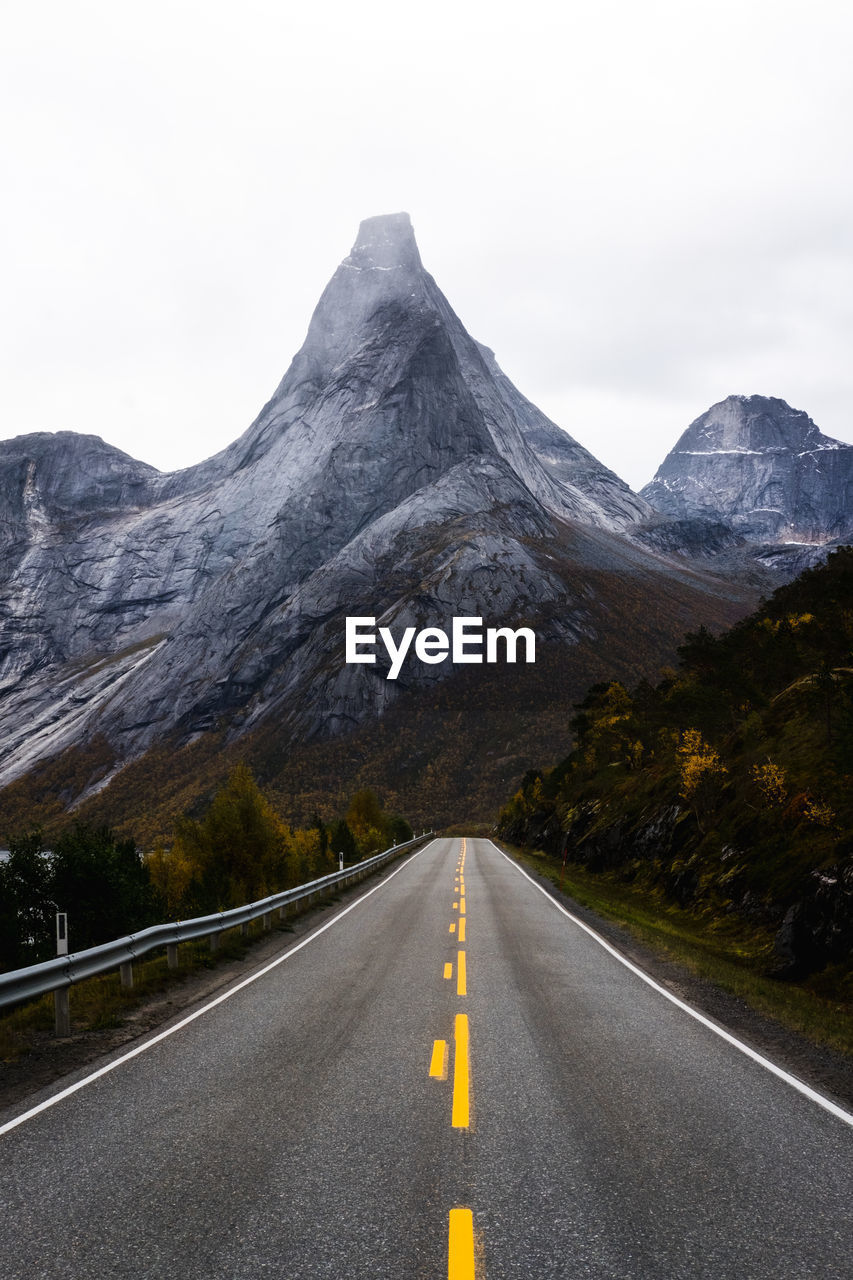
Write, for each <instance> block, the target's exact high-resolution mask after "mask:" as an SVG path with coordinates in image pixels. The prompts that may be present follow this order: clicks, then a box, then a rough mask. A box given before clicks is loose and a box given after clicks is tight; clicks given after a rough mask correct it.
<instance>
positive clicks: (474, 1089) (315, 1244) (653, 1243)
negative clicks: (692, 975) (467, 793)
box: [0, 839, 853, 1280]
mask: <svg viewBox="0 0 853 1280" xmlns="http://www.w3.org/2000/svg"><path fill="white" fill-rule="evenodd" d="M463 849H464V853H463V852H462V850H463ZM463 956H464V959H463ZM184 1022H185V1024H184V1025H179V1027H178V1029H177V1030H174V1031H173V1032H171V1033H169V1034H166V1035H165V1036H163V1037H161V1038H159V1039H156V1040H155V1042H154V1043H152V1044H151V1046H150V1047H149V1048H147V1049H145V1050H144V1051H143V1052H137V1053H136V1055H135V1056H133V1057H131V1058H129V1059H128V1060H123V1061H119V1063H118V1065H116V1066H115V1067H114V1068H112V1069H109V1070H106V1071H105V1072H104V1073H103V1074H100V1075H99V1076H97V1078H95V1079H92V1080H90V1081H89V1082H88V1083H85V1084H83V1085H82V1087H79V1088H77V1089H76V1092H73V1093H70V1094H69V1095H68V1096H65V1097H63V1098H61V1099H60V1100H59V1101H58V1102H56V1104H55V1105H50V1106H48V1107H46V1108H45V1109H44V1110H42V1111H40V1112H38V1113H37V1114H33V1115H30V1116H29V1117H28V1118H26V1119H24V1120H23V1121H22V1122H21V1123H18V1124H16V1125H15V1126H14V1127H11V1128H9V1127H8V1126H7V1127H6V1129H5V1131H3V1130H0V1202H2V1218H0V1237H2V1239H0V1275H2V1277H3V1278H4V1280H18V1278H20V1280H36V1278H43V1277H47V1278H50V1280H52V1278H53V1277H69V1278H70V1280H111V1278H113V1277H134V1278H136V1280H138V1278H139V1277H152V1278H154V1277H156V1278H157V1280H171V1278H172V1277H175V1278H176V1280H177V1278H178V1277H179V1278H180V1280H196V1278H198V1280H201V1278H202V1277H204V1280H210V1278H211V1277H213V1278H216V1280H218V1278H220V1277H222V1278H227V1280H243V1277H246V1278H247V1280H248V1277H253V1278H254V1277H263V1276H275V1277H277V1278H279V1280H309V1278H310V1280H319V1278H322V1277H329V1278H330V1280H331V1278H332V1277H334V1278H335V1280H343V1278H347V1280H368V1278H369V1280H381V1278H384V1277H388V1278H389V1280H391V1278H392V1277H393V1278H395V1280H397V1278H399V1280H420V1278H423V1280H436V1278H438V1277H441V1278H442V1280H444V1277H448V1276H450V1277H451V1280H471V1278H472V1277H473V1276H476V1280H486V1278H487V1280H516V1278H517V1280H522V1278H524V1280H545V1278H546V1277H561V1278H565V1280H570V1278H571V1280H575V1278H576V1277H578V1278H579V1277H590V1278H593V1277H594V1278H595V1280H604V1278H607V1280H611V1278H612V1280H638V1278H640V1277H642V1278H643V1280H679V1278H681V1277H684V1278H685V1280H688V1278H689V1280H695V1278H696V1277H708V1278H711V1277H713V1278H714V1280H729V1278H731V1280H735V1278H736V1280H765V1277H766V1280H780V1278H781V1277H786V1278H788V1277H790V1278H791V1280H806V1278H807V1277H819V1278H820V1280H849V1277H850V1276H851V1274H853V1262H851V1256H853V1213H851V1196H850V1191H851V1186H853V1128H851V1126H850V1124H849V1123H848V1122H847V1120H846V1119H845V1116H844V1113H842V1114H840V1115H839V1114H835V1113H833V1111H832V1110H827V1109H826V1108H825V1107H824V1106H822V1105H819V1103H818V1102H816V1101H815V1100H814V1099H812V1098H810V1097H808V1096H804V1095H803V1094H802V1093H800V1092H798V1091H797V1090H796V1089H795V1088H793V1087H792V1086H791V1084H789V1083H788V1082H787V1081H786V1080H784V1079H781V1078H779V1077H778V1076H776V1075H774V1074H772V1073H771V1072H770V1071H768V1070H767V1069H766V1068H765V1067H764V1066H763V1065H762V1064H761V1063H760V1062H756V1061H754V1060H753V1059H751V1058H750V1057H748V1056H746V1055H745V1054H744V1053H743V1052H741V1051H740V1050H739V1049H738V1048H737V1046H735V1045H732V1044H730V1043H728V1042H727V1041H726V1040H724V1039H722V1038H721V1037H720V1036H719V1035H717V1034H715V1033H714V1031H713V1030H711V1029H710V1028H709V1027H707V1026H706V1025H704V1024H703V1023H702V1022H700V1021H697V1020H696V1019H695V1018H693V1017H691V1016H690V1015H689V1014H688V1013H687V1012H685V1010H684V1009H682V1008H679V1007H678V1006H677V1005H676V1004H673V1003H672V1002H671V1001H670V1000H668V999H666V998H664V996H663V995H662V994H661V993H660V991H658V990H656V989H655V988H654V987H653V986H651V985H649V984H648V983H647V982H645V981H643V979H642V978H641V977H640V976H638V975H637V974H636V973H635V972H633V971H632V970H631V969H630V968H629V967H626V966H625V965H624V964H623V963H620V962H619V961H618V959H616V958H615V957H614V956H613V955H612V954H610V952H609V951H608V950H607V949H606V948H605V947H604V946H602V945H601V944H600V942H599V941H597V940H596V939H595V938H594V937H592V936H590V935H589V933H587V932H585V931H584V930H583V929H582V928H580V927H579V926H578V925H577V924H576V923H574V922H573V921H572V920H571V919H570V918H568V917H567V915H566V914H565V913H564V912H562V911H561V910H560V909H558V907H557V906H556V905H555V904H554V902H553V901H552V900H551V899H550V898H549V897H547V896H546V895H545V894H543V893H542V892H541V891H540V889H538V888H537V887H536V886H535V885H534V884H533V882H532V881H531V880H530V879H529V878H528V877H526V876H525V875H524V874H523V873H522V872H521V871H520V870H519V868H518V867H517V866H516V865H515V864H514V863H513V862H512V861H510V860H509V859H508V858H507V857H506V856H505V855H503V854H502V853H500V852H499V850H497V849H496V848H495V846H494V845H493V844H492V843H491V842H490V841H488V840H473V839H468V840H467V841H465V842H462V841H460V840H459V839H441V840H435V841H433V842H432V843H430V844H429V845H427V846H426V847H425V848H424V849H423V850H422V851H420V852H418V853H416V854H415V855H414V856H411V857H410V858H408V859H407V860H406V861H405V862H404V863H401V864H397V866H396V867H395V868H394V869H393V870H392V871H391V873H390V874H388V875H386V876H385V877H384V878H383V879H382V881H381V882H378V883H377V882H374V883H373V884H372V885H370V886H369V887H368V888H367V891H366V893H365V894H364V895H363V896H360V897H359V898H358V899H357V900H356V901H355V902H354V903H353V904H351V905H349V906H348V907H346V908H344V909H343V910H341V909H340V908H334V909H332V910H329V911H327V912H325V913H323V914H322V916H321V917H320V918H319V924H318V928H317V929H316V930H314V931H313V933H311V934H309V935H308V936H307V937H306V938H305V939H303V940H302V941H301V942H300V943H298V944H295V945H294V947H292V948H291V949H290V951H289V953H287V955H286V956H285V958H284V959H283V960H281V961H280V962H277V963H276V964H275V966H274V967H271V968H268V969H267V970H266V971H265V972H261V973H260V974H259V976H257V977H256V978H255V980H252V981H250V982H249V983H248V984H245V985H243V986H242V987H241V988H240V989H237V990H235V991H234V993H233V994H231V995H229V996H228V997H227V998H225V999H221V998H220V1000H219V1002H218V1003H216V1004H215V1006H214V1007H211V1008H209V1009H207V1011H206V1012H202V1013H201V1014H200V1015H199V1016H196V1017H194V1019H193V1020H192V1021H189V1022H186V1021H185V1020H184ZM107 1065H109V1064H107ZM82 1074H83V1073H81V1075H82ZM78 1083H79V1082H78ZM21 1110H22V1111H23V1108H21Z"/></svg>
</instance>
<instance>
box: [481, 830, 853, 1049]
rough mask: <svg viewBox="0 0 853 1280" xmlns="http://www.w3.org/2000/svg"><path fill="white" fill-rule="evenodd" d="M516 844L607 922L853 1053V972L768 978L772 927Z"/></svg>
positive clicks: (791, 1025)
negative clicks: (702, 909) (679, 901)
mask: <svg viewBox="0 0 853 1280" xmlns="http://www.w3.org/2000/svg"><path fill="white" fill-rule="evenodd" d="M506 847H507V848H508V849H511V851H512V853H513V855H514V857H516V858H517V859H518V861H519V862H522V863H524V864H526V865H527V866H528V867H529V868H530V869H531V870H534V871H537V872H538V873H539V874H540V875H542V876H545V877H547V879H549V880H551V881H552V882H553V883H554V884H555V885H556V886H557V887H558V888H562V889H563V891H564V892H565V893H567V894H568V895H569V896H570V897H572V898H574V900H575V901H576V902H578V903H580V905H581V906H583V907H588V908H589V909H590V910H591V911H595V912H596V913H597V914H598V915H600V916H602V917H603V918H604V919H606V920H611V921H613V922H614V923H615V924H618V925H620V926H622V927H623V928H625V929H627V930H628V931H629V933H631V934H632V935H633V936H634V937H635V938H637V939H638V941H640V942H643V943H645V944H646V945H647V946H649V947H650V948H652V949H653V950H654V951H657V952H658V953H659V954H662V955H664V956H665V957H667V958H668V959H670V960H674V961H675V962H676V963H678V964H680V965H682V966H684V968H686V969H687V970H688V971H689V972H691V973H693V974H695V975H696V976H697V977H699V978H702V979H704V980H705V981H707V982H711V983H713V984H714V985H715V986H717V987H720V988H722V990H724V991H727V992H730V993H731V994H732V995H735V996H738V997H740V998H741V999H742V1000H744V1001H745V1002H746V1003H747V1004H748V1005H749V1006H750V1007H751V1008H752V1009H754V1010H755V1011H756V1012H757V1013H761V1014H764V1015H766V1016H769V1017H771V1018H774V1019H775V1020H776V1021H777V1022H779V1023H781V1024H782V1025H783V1026H785V1027H787V1028H788V1029H789V1030H792V1031H796V1032H798V1033H799V1034H800V1035H803V1036H805V1037H806V1038H807V1039H809V1040H811V1041H812V1042H813V1043H814V1044H820V1045H826V1046H827V1047H829V1048H831V1049H836V1050H839V1051H841V1052H842V1053H847V1054H852V1055H853V973H851V972H850V971H849V970H842V969H840V968H839V967H837V966H836V967H833V968H830V969H826V970H824V971H823V972H822V973H818V974H814V975H812V976H811V977H810V978H809V979H807V980H806V981H803V982H781V981H778V980H777V979H774V978H770V977H768V976H767V972H766V970H767V967H768V964H769V963H770V959H771V955H772V951H773V934H772V932H771V931H770V930H767V929H760V928H755V927H753V926H751V925H749V924H748V923H746V922H745V921H743V920H739V919H738V918H736V917H735V916H725V917H722V918H721V917H715V916H713V915H710V914H708V915H707V916H705V915H702V916H700V915H697V914H695V913H691V912H689V911H686V910H684V909H683V908H681V907H678V906H676V905H675V904H674V903H672V902H669V901H667V899H666V898H664V896H663V895H662V894H660V893H656V892H655V891H653V890H650V889H647V888H645V887H642V886H638V885H636V884H629V883H626V882H625V881H624V880H618V879H617V878H616V877H615V876H613V875H611V874H608V873H600V874H595V875H593V874H592V873H591V872H589V871H586V870H585V869H584V868H582V867H577V866H573V865H568V866H567V867H566V868H565V871H563V869H562V868H561V867H560V866H559V865H557V864H555V863H554V862H553V861H551V859H550V858H548V857H547V856H546V855H545V854H544V853H540V852H536V851H531V850H523V849H518V848H515V847H513V846H509V845H507V846H506Z"/></svg>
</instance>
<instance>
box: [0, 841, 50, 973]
mask: <svg viewBox="0 0 853 1280" xmlns="http://www.w3.org/2000/svg"><path fill="white" fill-rule="evenodd" d="M55 931H56V907H55V905H54V898H53V877H52V869H51V861H50V855H49V854H47V853H46V852H45V850H44V844H43V839H42V833H41V832H40V831H37V830H36V831H29V832H26V833H23V834H21V835H17V836H13V837H11V838H10V840H9V859H8V861H7V862H4V863H0V964H2V966H3V967H4V968H6V969H18V968H21V967H22V966H23V965H26V964H34V963H35V962H36V961H38V960H47V959H49V957H50V956H52V955H53V954H54V951H55V949H56V947H55Z"/></svg>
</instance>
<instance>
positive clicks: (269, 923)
mask: <svg viewBox="0 0 853 1280" xmlns="http://www.w3.org/2000/svg"><path fill="white" fill-rule="evenodd" d="M263 922H264V933H266V932H267V931H268V930H269V929H271V928H272V912H271V911H268V912H267V913H266V915H265V916H263Z"/></svg>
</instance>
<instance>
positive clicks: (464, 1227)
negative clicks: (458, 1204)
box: [447, 1209, 474, 1280]
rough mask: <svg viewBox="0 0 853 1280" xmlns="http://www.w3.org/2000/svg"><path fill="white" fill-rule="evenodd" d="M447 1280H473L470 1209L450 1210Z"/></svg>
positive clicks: (471, 1214) (472, 1242) (472, 1234)
mask: <svg viewBox="0 0 853 1280" xmlns="http://www.w3.org/2000/svg"><path fill="white" fill-rule="evenodd" d="M447 1280H474V1215H473V1213H472V1212H471V1210H470V1209H451V1210H450V1222H449V1225H448V1233H447Z"/></svg>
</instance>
